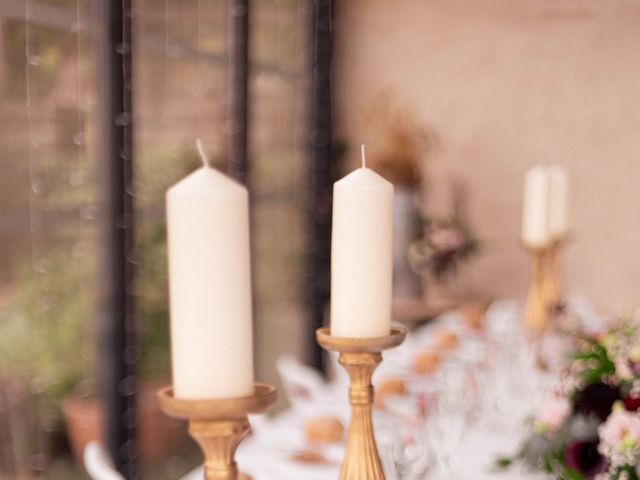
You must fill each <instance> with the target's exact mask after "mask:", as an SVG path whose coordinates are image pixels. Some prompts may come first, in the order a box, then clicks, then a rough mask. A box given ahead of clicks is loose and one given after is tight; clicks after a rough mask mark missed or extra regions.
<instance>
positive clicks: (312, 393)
mask: <svg viewBox="0 0 640 480" xmlns="http://www.w3.org/2000/svg"><path fill="white" fill-rule="evenodd" d="M276 368H277V370H278V375H279V376H280V380H281V381H282V387H283V390H284V394H285V396H286V397H287V400H289V403H290V404H291V406H293V407H294V408H295V407H297V406H299V405H301V404H308V403H311V402H313V401H314V400H315V399H317V398H318V396H319V394H320V393H321V390H322V388H323V386H324V381H323V379H322V376H321V375H320V374H319V373H318V372H317V371H316V370H314V369H313V368H311V367H308V366H306V365H304V364H303V363H301V362H300V361H299V360H297V359H296V358H294V357H292V356H291V355H281V356H280V357H279V358H278V360H277V361H276Z"/></svg>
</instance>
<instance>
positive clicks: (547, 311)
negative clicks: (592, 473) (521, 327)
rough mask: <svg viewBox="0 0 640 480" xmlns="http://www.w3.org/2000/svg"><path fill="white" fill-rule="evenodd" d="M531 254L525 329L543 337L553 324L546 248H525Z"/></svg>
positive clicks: (525, 308)
mask: <svg viewBox="0 0 640 480" xmlns="http://www.w3.org/2000/svg"><path fill="white" fill-rule="evenodd" d="M525 248H527V250H528V251H529V253H530V254H531V280H530V284H529V293H528V294H527V301H526V303H525V307H524V324H525V327H526V328H527V329H528V330H529V331H530V332H531V333H533V334H534V335H541V334H542V333H544V331H545V330H546V329H547V328H548V327H549V324H550V323H551V303H550V300H551V295H550V285H549V274H548V250H547V248H546V247H531V246H525Z"/></svg>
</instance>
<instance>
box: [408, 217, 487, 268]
mask: <svg viewBox="0 0 640 480" xmlns="http://www.w3.org/2000/svg"><path fill="white" fill-rule="evenodd" d="M477 249H478V241H477V240H476V238H475V237H474V236H473V234H472V233H471V230H470V229H469V228H468V227H467V226H466V225H465V224H464V222H462V221H461V220H459V219H458V218H455V217H454V218H453V219H449V220H440V221H438V220H431V221H428V222H426V224H425V227H424V233H423V236H422V238H421V239H420V240H418V241H416V242H414V243H413V244H412V245H411V246H410V247H409V260H410V262H411V265H412V266H413V268H414V269H415V270H416V271H417V272H419V273H430V274H432V275H434V276H435V277H436V278H442V277H445V276H446V275H447V274H450V273H452V272H454V271H455V270H456V269H457V267H458V265H459V264H460V263H461V262H463V261H464V260H466V259H468V258H469V257H470V256H471V255H472V254H473V253H475V252H476V251H477Z"/></svg>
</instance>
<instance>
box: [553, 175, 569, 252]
mask: <svg viewBox="0 0 640 480" xmlns="http://www.w3.org/2000/svg"><path fill="white" fill-rule="evenodd" d="M568 200H569V185H568V179H567V172H566V170H565V169H564V168H563V167H561V166H559V165H553V166H551V167H549V235H550V236H551V238H552V239H554V240H557V239H559V238H562V237H563V236H564V235H566V234H567V232H568V230H569V218H568V217H569V215H568V213H569V212H568V210H569V205H568V203H569V202H568Z"/></svg>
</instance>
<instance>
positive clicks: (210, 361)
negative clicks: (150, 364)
mask: <svg viewBox="0 0 640 480" xmlns="http://www.w3.org/2000/svg"><path fill="white" fill-rule="evenodd" d="M201 153H202V152H201ZM203 160H204V161H205V165H204V166H203V168H200V169H199V170H196V171H195V172H193V173H191V174H190V175H188V176H187V177H185V178H184V179H182V180H181V181H179V182H178V183H176V184H175V185H174V186H173V187H171V188H170V189H169V190H168V192H167V198H166V201H167V234H168V255H169V289H170V305H171V308H170V311H171V351H172V369H173V387H174V392H175V395H176V397H180V398H191V399H197V398H200V399H204V398H228V397H240V396H246V395H250V394H252V393H253V386H254V378H253V345H252V304H251V277H250V275H251V273H250V257H249V201H248V193H247V189H246V188H244V187H243V186H242V185H240V184H238V183H237V182H235V181H234V180H232V179H231V178H229V177H227V176H225V175H224V174H222V173H220V172H219V171H217V170H215V169H213V168H211V167H210V166H208V164H207V162H206V158H205V157H204V154H203Z"/></svg>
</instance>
